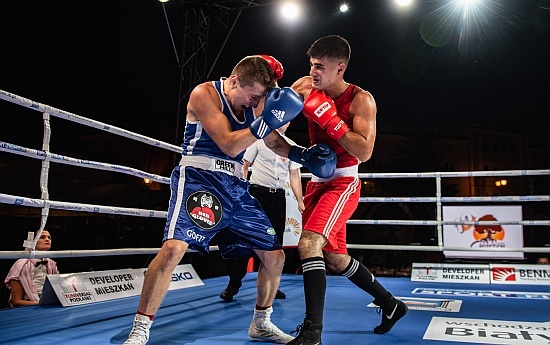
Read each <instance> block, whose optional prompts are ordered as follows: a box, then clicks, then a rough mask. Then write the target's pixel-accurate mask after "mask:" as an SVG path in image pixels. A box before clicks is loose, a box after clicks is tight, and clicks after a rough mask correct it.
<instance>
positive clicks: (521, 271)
mask: <svg viewBox="0 0 550 345" xmlns="http://www.w3.org/2000/svg"><path fill="white" fill-rule="evenodd" d="M491 284H524V285H546V286H550V265H514V264H491Z"/></svg>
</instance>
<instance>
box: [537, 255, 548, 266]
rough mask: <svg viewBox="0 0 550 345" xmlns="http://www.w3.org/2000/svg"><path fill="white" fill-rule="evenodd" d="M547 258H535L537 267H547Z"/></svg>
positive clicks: (542, 256)
mask: <svg viewBox="0 0 550 345" xmlns="http://www.w3.org/2000/svg"><path fill="white" fill-rule="evenodd" d="M548 264H549V262H548V257H547V256H544V255H541V256H539V257H538V258H537V265H548Z"/></svg>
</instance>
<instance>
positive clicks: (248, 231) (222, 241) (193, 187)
mask: <svg viewBox="0 0 550 345" xmlns="http://www.w3.org/2000/svg"><path fill="white" fill-rule="evenodd" d="M240 176H242V165H240V164H239V163H237V162H234V161H229V160H223V159H218V158H211V157H204V156H184V157H183V158H182V162H181V163H180V165H178V166H176V167H175V168H174V170H173V171H172V175H171V177H170V189H171V196H170V204H169V209H168V217H167V219H166V226H165V228H164V238H163V242H164V241H166V240H168V239H177V240H181V241H185V242H187V243H188V244H189V248H191V249H194V250H197V251H199V252H201V253H203V254H208V253H209V245H210V241H211V240H212V238H213V237H214V236H215V235H218V236H217V237H216V240H217V242H218V246H219V248H220V252H221V254H222V256H223V257H224V258H236V257H249V256H251V255H253V254H254V252H253V249H261V250H276V249H280V248H281V244H280V243H279V240H278V239H277V236H276V235H275V230H274V229H273V227H272V226H271V223H270V222H269V219H268V218H267V216H266V215H265V212H264V210H263V209H262V207H261V205H260V203H259V202H258V201H257V200H256V199H255V198H253V197H252V196H251V195H250V194H249V192H248V187H249V182H248V181H247V180H245V179H243V178H242V177H240ZM281 207H285V205H281Z"/></svg>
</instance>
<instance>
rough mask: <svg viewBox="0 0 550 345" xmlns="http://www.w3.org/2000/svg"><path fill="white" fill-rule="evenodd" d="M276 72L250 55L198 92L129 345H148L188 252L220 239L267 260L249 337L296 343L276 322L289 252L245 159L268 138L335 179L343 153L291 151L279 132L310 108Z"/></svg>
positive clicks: (225, 250) (230, 249)
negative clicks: (252, 186) (254, 191)
mask: <svg viewBox="0 0 550 345" xmlns="http://www.w3.org/2000/svg"><path fill="white" fill-rule="evenodd" d="M275 61H276V60H275ZM275 67H276V66H275ZM276 73H277V71H276V68H274V66H273V61H270V60H268V59H266V57H262V56H259V55H253V56H247V57H245V58H243V59H242V60H241V61H240V62H239V63H238V64H237V65H236V66H235V67H234V69H233V71H232V72H231V75H230V76H229V77H227V78H221V79H220V80H219V81H212V82H205V83H202V84H200V85H198V86H196V87H195V88H194V89H193V91H192V92H191V94H190V97H189V102H188V104H187V122H186V127H185V134H184V140H183V143H182V148H183V151H182V159H181V161H180V164H179V165H178V166H176V167H175V168H174V170H173V171H172V175H171V197H170V203H169V209H168V217H167V220H166V226H165V229H164V238H163V244H162V247H161V249H160V251H159V253H158V254H157V256H156V257H155V259H153V261H152V262H151V264H150V265H149V268H148V269H147V274H146V275H145V281H144V285H143V289H142V292H141V297H140V301H139V306H138V310H137V314H136V316H135V318H134V325H133V328H132V330H131V332H130V335H129V337H128V339H127V340H126V342H125V343H124V344H127V345H130V344H146V343H147V341H148V339H149V329H150V327H151V325H152V323H153V317H154V315H155V313H156V312H157V311H158V309H159V307H160V304H161V302H162V300H163V299H164V296H165V295H166V292H167V290H168V286H169V283H170V277H171V274H172V271H173V270H174V268H175V267H176V265H177V264H178V263H179V262H180V261H181V259H182V258H183V255H184V254H185V252H186V250H187V249H188V248H191V249H195V250H198V251H199V252H201V253H204V254H207V253H208V248H209V242H210V240H211V239H212V238H213V237H214V235H216V236H217V237H216V239H217V240H218V245H219V248H220V252H221V254H222V256H223V257H225V258H232V257H243V256H244V257H249V256H250V255H251V254H252V253H253V252H254V253H255V254H256V255H257V256H258V257H259V258H260V260H261V262H262V264H261V267H260V269H259V271H258V277H257V280H258V283H257V286H258V293H257V297H256V307H255V308H254V316H253V319H252V322H251V324H250V327H249V330H248V335H249V337H250V338H251V339H252V340H256V341H269V342H276V343H281V344H284V343H287V342H288V341H290V340H292V339H293V337H292V336H290V335H288V334H285V333H284V332H283V331H281V330H280V329H279V328H278V327H277V326H276V325H274V324H273V323H272V322H271V320H270V315H271V313H272V312H273V308H272V303H273V300H274V298H275V294H276V291H277V288H278V286H279V281H280V277H281V272H282V269H283V265H284V252H283V251H282V250H281V245H280V243H279V241H278V239H277V236H276V234H275V230H274V229H273V227H272V226H271V224H270V222H269V219H268V218H267V216H266V215H265V213H264V211H263V209H262V208H261V206H260V204H259V203H258V201H257V200H256V199H254V198H252V197H251V195H250V194H249V192H248V187H249V182H248V181H247V180H246V179H244V176H243V169H242V163H243V160H242V158H243V155H244V151H245V150H246V148H247V147H248V146H250V145H252V143H254V142H255V141H256V140H259V139H263V140H264V142H265V144H266V146H267V147H269V148H270V149H272V150H273V151H274V152H275V153H277V154H278V155H280V156H283V157H288V155H289V152H290V151H291V148H292V151H293V153H294V154H293V157H294V158H293V159H294V160H296V161H299V163H300V164H302V165H303V166H305V167H307V168H309V170H310V171H311V172H312V173H313V174H315V175H318V176H320V177H329V176H331V175H332V174H333V173H334V170H335V167H336V156H335V154H334V152H332V151H331V150H330V149H329V148H328V147H327V146H323V145H316V146H312V147H310V148H304V147H299V146H296V145H293V146H292V147H291V145H290V144H289V143H288V142H287V141H286V140H285V139H284V138H282V137H281V136H280V135H279V133H278V132H277V131H274V129H277V128H279V127H281V126H283V125H284V124H286V123H288V122H289V121H290V120H292V119H293V118H294V117H296V116H297V115H298V114H299V113H300V112H301V111H302V108H303V101H302V99H301V98H300V97H299V96H298V95H297V94H296V93H295V92H294V91H293V90H292V89H290V88H278V87H276V78H277V76H276ZM296 153H298V154H296Z"/></svg>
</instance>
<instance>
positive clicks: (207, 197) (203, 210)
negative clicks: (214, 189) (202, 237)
mask: <svg viewBox="0 0 550 345" xmlns="http://www.w3.org/2000/svg"><path fill="white" fill-rule="evenodd" d="M185 210H186V211H187V215H188V216H189V218H190V219H191V220H192V221H193V222H194V223H195V224H197V225H198V226H199V227H200V228H201V229H212V228H213V227H215V226H216V225H217V224H218V223H219V222H220V220H221V219H222V214H223V212H222V205H221V203H220V200H218V198H217V197H216V196H215V195H214V194H212V193H209V192H206V191H198V192H195V193H193V194H191V195H190V196H189V198H187V201H186V202H185Z"/></svg>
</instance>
